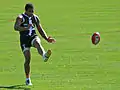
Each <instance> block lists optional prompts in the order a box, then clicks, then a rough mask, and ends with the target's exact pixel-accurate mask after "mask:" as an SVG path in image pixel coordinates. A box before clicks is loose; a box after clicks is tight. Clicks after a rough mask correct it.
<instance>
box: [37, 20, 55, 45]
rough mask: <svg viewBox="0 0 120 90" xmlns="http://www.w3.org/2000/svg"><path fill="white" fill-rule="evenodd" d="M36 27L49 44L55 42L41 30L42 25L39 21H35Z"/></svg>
mask: <svg viewBox="0 0 120 90" xmlns="http://www.w3.org/2000/svg"><path fill="white" fill-rule="evenodd" d="M36 27H37V29H38V31H39V33H40V35H41V36H42V37H43V38H44V39H45V40H46V41H48V42H49V43H53V42H55V39H53V38H51V37H48V36H47V34H46V32H45V31H44V29H43V28H42V25H41V24H40V23H39V19H37V23H36Z"/></svg>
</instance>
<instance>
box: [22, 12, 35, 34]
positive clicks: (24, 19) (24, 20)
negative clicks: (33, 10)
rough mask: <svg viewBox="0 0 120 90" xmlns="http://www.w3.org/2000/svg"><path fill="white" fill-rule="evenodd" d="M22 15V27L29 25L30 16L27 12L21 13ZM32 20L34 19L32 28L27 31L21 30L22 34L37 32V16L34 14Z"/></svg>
mask: <svg viewBox="0 0 120 90" xmlns="http://www.w3.org/2000/svg"><path fill="white" fill-rule="evenodd" d="M21 16H22V24H21V25H20V26H21V27H24V28H26V27H28V25H29V17H28V16H27V15H26V14H21ZM31 21H32V30H25V31H21V32H20V35H30V36H31V35H34V34H36V32H35V25H36V20H35V16H34V15H33V16H32V17H31Z"/></svg>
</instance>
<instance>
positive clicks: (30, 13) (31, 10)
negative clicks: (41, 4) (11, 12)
mask: <svg viewBox="0 0 120 90" xmlns="http://www.w3.org/2000/svg"><path fill="white" fill-rule="evenodd" d="M26 13H27V14H28V16H32V15H33V13H34V9H33V8H29V9H28V10H27V11H26Z"/></svg>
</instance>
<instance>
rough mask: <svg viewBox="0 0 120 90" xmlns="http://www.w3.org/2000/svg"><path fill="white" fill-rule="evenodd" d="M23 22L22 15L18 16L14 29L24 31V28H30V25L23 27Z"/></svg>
mask: <svg viewBox="0 0 120 90" xmlns="http://www.w3.org/2000/svg"><path fill="white" fill-rule="evenodd" d="M21 24H22V18H21V17H17V18H16V21H15V24H14V29H15V31H24V30H28V29H29V27H30V25H29V26H28V27H27V28H25V27H21V26H20V25H21Z"/></svg>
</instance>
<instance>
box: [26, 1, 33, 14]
mask: <svg viewBox="0 0 120 90" xmlns="http://www.w3.org/2000/svg"><path fill="white" fill-rule="evenodd" d="M25 13H26V14H27V15H28V16H32V15H33V13H34V6H33V4H31V3H27V4H26V5H25Z"/></svg>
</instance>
